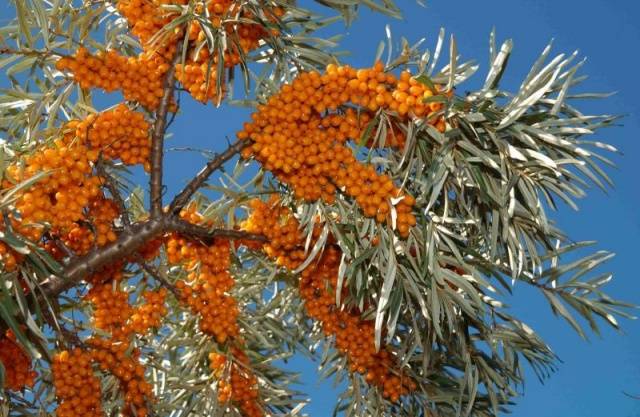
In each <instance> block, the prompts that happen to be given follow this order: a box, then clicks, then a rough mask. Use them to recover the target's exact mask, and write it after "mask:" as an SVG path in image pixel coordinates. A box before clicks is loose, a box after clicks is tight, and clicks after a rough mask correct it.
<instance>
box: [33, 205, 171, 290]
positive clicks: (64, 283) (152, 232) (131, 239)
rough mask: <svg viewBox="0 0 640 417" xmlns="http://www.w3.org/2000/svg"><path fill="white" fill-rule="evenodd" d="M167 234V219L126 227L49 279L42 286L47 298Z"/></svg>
mask: <svg viewBox="0 0 640 417" xmlns="http://www.w3.org/2000/svg"><path fill="white" fill-rule="evenodd" d="M166 231H167V219H166V218H165V217H159V218H156V219H150V220H147V221H143V222H138V223H134V224H132V225H131V226H129V227H127V228H125V229H124V230H123V231H122V233H121V234H120V236H119V237H118V239H117V240H116V241H115V242H113V243H111V244H109V245H106V246H104V247H101V248H96V249H93V250H92V251H91V252H89V253H88V254H87V255H85V256H81V257H77V258H75V259H73V260H72V261H71V262H70V263H69V265H67V266H66V267H65V268H64V270H63V273H62V274H61V276H51V277H49V278H48V279H47V280H46V281H45V282H43V284H42V287H43V289H44V292H45V294H47V295H48V296H57V295H58V294H60V293H61V292H63V291H65V290H67V289H69V288H71V287H73V286H74V285H76V284H77V283H78V282H80V281H81V280H82V279H84V278H85V277H87V276H89V275H91V274H92V273H94V272H96V271H99V270H100V269H101V268H103V267H105V266H107V265H109V264H111V263H114V262H116V261H119V260H122V259H124V258H126V257H127V256H129V255H131V254H132V253H134V252H135V251H136V250H137V249H139V248H140V247H141V246H142V245H144V244H145V243H147V242H148V241H150V240H152V239H154V238H155V237H157V236H159V235H161V234H162V233H164V232H166Z"/></svg>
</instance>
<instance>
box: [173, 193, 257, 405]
mask: <svg viewBox="0 0 640 417" xmlns="http://www.w3.org/2000/svg"><path fill="white" fill-rule="evenodd" d="M180 216H181V217H182V219H183V220H185V221H188V222H190V223H193V224H203V223H206V222H205V221H204V219H203V217H202V215H200V214H199V213H198V212H197V210H196V206H195V205H193V204H192V205H189V206H188V207H186V208H185V209H184V210H182V212H181V213H180ZM165 245H166V246H165V247H166V252H167V259H168V262H169V263H170V264H174V265H182V266H183V267H184V268H185V269H186V270H187V271H188V272H189V273H188V275H187V279H186V280H185V281H178V282H177V283H176V287H177V288H178V290H179V291H180V293H181V298H182V301H183V302H184V303H185V304H187V305H188V306H189V308H190V309H191V310H192V311H194V312H196V313H197V314H198V315H199V316H200V322H199V326H200V329H201V330H202V331H203V332H204V333H205V334H208V335H211V336H213V337H214V338H215V339H216V341H217V342H218V343H219V344H226V345H229V346H230V355H231V357H232V358H233V362H230V363H227V359H226V357H223V356H220V355H217V354H215V353H212V354H211V355H210V357H209V359H210V367H211V370H212V371H213V373H214V376H215V377H216V378H218V379H219V382H218V395H219V397H218V399H219V401H220V402H223V403H226V402H228V401H233V403H234V404H235V405H236V406H237V407H238V408H239V410H240V411H241V412H242V414H243V415H244V416H245V417H261V416H263V415H264V413H263V411H262V409H261V407H260V406H259V405H258V385H257V379H256V377H255V375H253V373H252V372H251V369H250V362H249V358H248V357H247V356H246V354H245V353H244V352H243V350H242V346H243V345H244V342H243V340H242V338H241V337H240V328H239V326H238V321H237V320H238V315H239V307H238V304H237V302H236V300H235V298H233V297H232V296H231V295H229V291H230V290H231V289H232V288H233V286H234V284H235V280H234V279H233V277H232V276H231V274H230V272H229V268H230V266H231V258H230V257H231V243H230V242H229V241H228V240H222V239H216V240H214V241H212V242H206V243H205V242H201V241H196V240H193V239H187V238H185V237H182V236H180V235H178V234H175V233H174V234H170V235H168V236H167V238H166V242H165ZM227 366H229V369H230V373H229V375H230V378H229V380H226V379H223V376H224V375H223V370H224V369H225V368H226V367H227Z"/></svg>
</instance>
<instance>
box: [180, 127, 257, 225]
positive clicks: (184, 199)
mask: <svg viewBox="0 0 640 417" xmlns="http://www.w3.org/2000/svg"><path fill="white" fill-rule="evenodd" d="M250 143H251V141H250V140H249V139H242V140H238V141H236V142H235V143H233V144H232V145H230V146H229V147H228V148H227V149H226V150H225V151H224V152H222V153H220V154H216V155H215V156H214V157H213V158H212V159H211V160H210V161H209V162H207V164H206V165H205V166H204V168H202V169H201V170H200V172H199V173H198V175H196V176H195V177H194V178H193V179H192V180H191V181H190V182H189V184H187V185H186V186H185V187H184V188H183V189H182V191H181V192H180V193H179V194H178V195H176V196H175V197H174V199H173V201H172V202H171V204H170V205H169V215H174V214H176V213H179V212H180V210H182V209H183V208H184V206H185V205H186V204H187V203H188V202H189V200H190V199H191V197H192V196H193V195H194V194H195V192H196V191H198V189H199V188H200V187H202V185H203V184H204V183H205V181H207V180H208V179H209V177H210V176H211V174H213V173H214V172H215V171H217V170H218V169H220V167H222V165H223V164H224V163H225V162H227V161H228V160H229V159H231V158H233V156H234V155H236V154H237V153H240V151H242V150H243V149H244V148H245V147H247V146H248V145H249V144H250Z"/></svg>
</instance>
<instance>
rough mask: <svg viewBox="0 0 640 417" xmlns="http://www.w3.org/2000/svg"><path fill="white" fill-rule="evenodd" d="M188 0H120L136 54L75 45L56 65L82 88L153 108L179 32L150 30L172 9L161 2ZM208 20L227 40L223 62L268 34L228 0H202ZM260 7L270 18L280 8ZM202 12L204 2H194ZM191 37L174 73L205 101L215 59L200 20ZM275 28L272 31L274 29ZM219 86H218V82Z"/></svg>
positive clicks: (211, 92)
mask: <svg viewBox="0 0 640 417" xmlns="http://www.w3.org/2000/svg"><path fill="white" fill-rule="evenodd" d="M187 3H188V1H187V0H120V1H119V2H117V4H116V7H117V9H118V11H119V12H120V14H121V15H122V16H124V18H125V19H127V21H128V23H129V26H130V28H131V33H132V34H133V35H134V36H137V37H138V38H139V39H140V43H141V45H142V52H141V53H140V54H139V55H138V56H136V57H127V56H123V55H120V54H118V53H116V52H114V51H107V52H98V53H97V54H95V55H92V54H90V53H89V52H88V51H87V50H86V49H84V48H80V49H79V50H78V51H76V53H75V55H74V56H71V57H64V58H61V59H60V60H59V61H58V62H57V64H56V67H57V69H58V70H60V71H69V72H71V73H72V74H73V77H74V80H75V81H76V82H77V83H78V84H79V85H80V86H81V87H82V88H84V89H88V88H100V89H102V90H103V91H105V92H113V91H116V90H119V91H122V94H123V96H124V97H125V99H127V100H132V101H136V102H138V103H140V104H142V105H143V106H144V107H146V108H148V109H150V110H154V109H156V108H157V107H158V105H159V104H160V100H161V98H162V95H163V79H164V76H165V74H166V73H167V71H168V70H169V67H170V65H171V61H172V58H173V56H174V54H175V51H176V47H177V43H178V41H179V39H180V38H181V36H182V34H183V33H184V32H183V31H182V30H181V29H179V28H176V29H175V30H174V31H173V32H171V33H169V34H168V35H167V36H165V37H164V38H163V39H160V40H159V41H157V42H152V41H153V38H154V36H155V35H156V34H157V33H158V32H159V31H160V30H161V29H162V28H163V27H165V26H166V25H168V24H169V23H171V20H172V19H174V18H175V17H176V16H177V15H175V14H174V15H171V14H168V13H167V11H166V9H163V7H162V6H163V5H185V4H187ZM206 7H207V9H208V14H209V16H210V21H211V24H212V25H213V26H215V27H217V28H220V27H221V26H224V27H223V28H221V29H224V31H225V32H226V34H227V36H229V38H233V40H232V41H228V42H227V43H226V47H225V48H224V51H222V54H223V55H222V59H223V62H224V66H225V68H230V67H233V66H235V65H237V64H238V63H240V62H241V59H242V58H241V57H242V56H243V55H245V54H247V53H248V52H250V51H252V50H254V49H256V48H258V47H259V46H260V41H261V40H262V39H264V38H265V37H266V36H267V34H268V33H267V31H266V30H265V29H264V28H263V26H262V25H260V24H257V23H251V22H250V20H251V19H252V18H253V17H254V16H252V15H251V13H249V12H248V11H246V10H244V9H242V8H241V7H239V6H238V4H237V2H234V1H232V0H214V1H209V2H207V5H206ZM262 7H263V13H264V15H265V16H264V17H265V18H266V20H270V21H272V22H274V21H275V20H277V18H278V17H280V16H282V15H283V14H284V10H283V9H282V8H280V7H274V6H273V7H265V6H262ZM197 8H198V9H197V10H196V11H197V12H199V13H202V12H203V5H202V4H198V5H197ZM187 31H188V37H189V40H190V41H191V42H190V44H189V50H188V55H187V60H186V62H185V64H184V65H179V66H178V67H177V71H176V79H178V81H180V82H181V83H182V84H183V85H184V87H185V88H186V89H187V90H188V91H189V92H190V94H191V95H192V96H193V97H194V98H195V99H196V100H198V101H201V102H203V103H206V102H207V101H209V100H211V99H214V98H215V97H216V95H217V87H218V83H217V79H218V74H217V71H218V60H219V59H220V57H219V56H218V55H215V56H213V57H210V56H209V52H208V49H207V48H200V47H198V45H201V44H202V43H203V42H204V41H205V34H204V31H203V30H202V27H201V25H200V23H198V22H195V21H194V22H192V24H191V25H190V27H189V28H188V30H187ZM275 33H276V34H277V31H276V32H275ZM222 87H223V86H222Z"/></svg>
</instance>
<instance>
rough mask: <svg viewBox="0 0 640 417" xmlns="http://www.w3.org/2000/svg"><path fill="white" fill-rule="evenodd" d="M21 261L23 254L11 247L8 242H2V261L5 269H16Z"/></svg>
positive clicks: (0, 248) (0, 256) (0, 249)
mask: <svg viewBox="0 0 640 417" xmlns="http://www.w3.org/2000/svg"><path fill="white" fill-rule="evenodd" d="M21 261H22V255H20V254H19V253H18V252H16V251H14V250H13V249H11V248H10V247H9V246H8V245H7V244H6V243H4V242H0V262H1V263H2V270H3V271H5V272H12V271H15V270H16V268H17V267H18V264H19V263H20V262H21Z"/></svg>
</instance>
